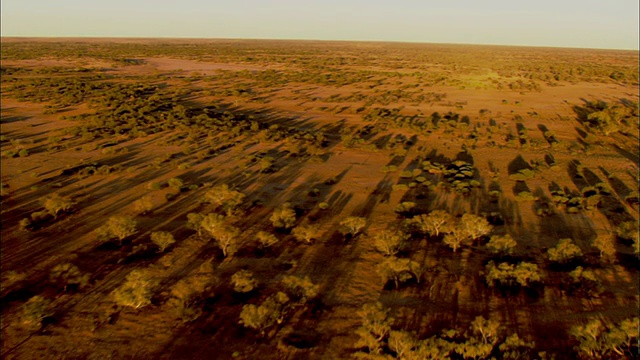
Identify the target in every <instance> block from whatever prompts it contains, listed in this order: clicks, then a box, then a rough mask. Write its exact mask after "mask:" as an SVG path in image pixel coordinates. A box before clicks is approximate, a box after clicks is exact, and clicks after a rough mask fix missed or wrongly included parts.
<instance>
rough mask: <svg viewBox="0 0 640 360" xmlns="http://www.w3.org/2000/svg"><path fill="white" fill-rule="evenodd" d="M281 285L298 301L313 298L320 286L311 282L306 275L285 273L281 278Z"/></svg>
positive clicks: (302, 301) (304, 301) (303, 301)
mask: <svg viewBox="0 0 640 360" xmlns="http://www.w3.org/2000/svg"><path fill="white" fill-rule="evenodd" d="M282 285H283V286H284V287H285V289H287V293H288V294H289V295H290V296H291V297H292V298H293V299H295V300H297V301H298V302H300V303H306V302H307V301H309V300H311V299H313V298H315V297H316V296H318V292H319V291H320V286H319V285H316V284H314V283H313V282H311V279H309V277H308V276H305V277H298V276H294V275H287V276H285V277H283V278H282Z"/></svg>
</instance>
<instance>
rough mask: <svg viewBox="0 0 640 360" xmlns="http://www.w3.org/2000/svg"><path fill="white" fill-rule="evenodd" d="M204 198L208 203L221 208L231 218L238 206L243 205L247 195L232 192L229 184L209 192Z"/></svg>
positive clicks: (235, 191)
mask: <svg viewBox="0 0 640 360" xmlns="http://www.w3.org/2000/svg"><path fill="white" fill-rule="evenodd" d="M204 198H205V199H206V200H207V201H208V202H210V203H212V204H214V205H216V206H219V207H221V208H222V209H223V210H224V211H225V212H226V214H227V216H229V215H231V214H232V213H233V211H235V209H236V208H238V206H240V205H242V202H243V201H244V198H245V195H244V194H243V193H241V192H240V191H237V190H232V189H231V188H230V187H229V185H227V184H222V185H218V186H215V187H213V188H211V189H210V190H209V191H207V192H206V193H205V195H204Z"/></svg>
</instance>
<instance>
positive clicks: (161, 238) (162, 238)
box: [151, 231, 176, 252]
mask: <svg viewBox="0 0 640 360" xmlns="http://www.w3.org/2000/svg"><path fill="white" fill-rule="evenodd" d="M151 241H153V243H154V244H156V246H157V247H158V250H160V252H164V251H165V250H166V249H167V248H168V247H169V246H171V245H172V244H173V243H175V242H176V239H174V238H173V235H172V234H171V233H169V232H166V231H156V232H152V233H151Z"/></svg>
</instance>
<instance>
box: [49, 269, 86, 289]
mask: <svg viewBox="0 0 640 360" xmlns="http://www.w3.org/2000/svg"><path fill="white" fill-rule="evenodd" d="M49 279H50V280H51V282H53V283H56V284H58V285H59V286H62V287H63V291H67V287H68V286H69V285H75V286H78V288H83V287H84V286H86V285H87V283H88V282H89V274H86V273H82V272H81V271H80V269H78V267H77V266H75V265H73V264H71V263H63V264H58V265H56V266H54V267H53V269H52V270H51V273H50V274H49Z"/></svg>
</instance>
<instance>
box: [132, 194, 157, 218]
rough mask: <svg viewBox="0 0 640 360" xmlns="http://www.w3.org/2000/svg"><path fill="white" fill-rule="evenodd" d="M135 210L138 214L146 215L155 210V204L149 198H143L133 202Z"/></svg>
mask: <svg viewBox="0 0 640 360" xmlns="http://www.w3.org/2000/svg"><path fill="white" fill-rule="evenodd" d="M133 209H134V210H135V212H136V213H138V214H146V213H148V212H149V211H151V210H152V209H153V203H152V202H151V198H150V197H149V196H143V197H141V198H140V199H138V200H136V201H134V202H133Z"/></svg>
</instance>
